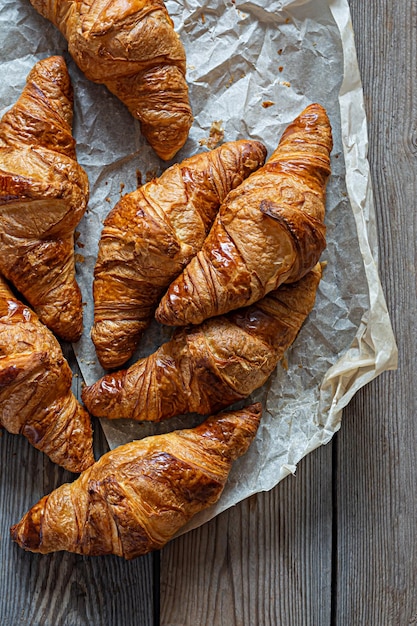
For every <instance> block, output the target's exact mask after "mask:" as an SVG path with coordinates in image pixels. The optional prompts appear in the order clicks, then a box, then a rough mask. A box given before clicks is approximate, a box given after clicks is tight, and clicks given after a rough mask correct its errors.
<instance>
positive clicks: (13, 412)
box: [0, 277, 94, 472]
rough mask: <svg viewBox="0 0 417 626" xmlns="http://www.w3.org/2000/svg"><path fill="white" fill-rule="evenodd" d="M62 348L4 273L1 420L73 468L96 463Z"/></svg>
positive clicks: (0, 315)
mask: <svg viewBox="0 0 417 626" xmlns="http://www.w3.org/2000/svg"><path fill="white" fill-rule="evenodd" d="M71 382H72V372H71V369H70V367H69V365H68V363H67V361H66V360H65V359H64V356H63V354H62V350H61V346H60V345H59V343H58V341H57V340H56V339H55V337H54V336H53V334H52V333H51V332H50V331H49V330H48V329H47V328H46V326H44V325H43V324H42V322H40V321H39V319H38V317H37V315H36V314H35V313H34V312H33V311H31V310H30V309H29V308H28V307H27V306H25V305H24V304H22V303H21V302H20V301H19V300H17V299H16V297H15V296H14V295H13V294H12V292H11V291H10V289H9V287H8V286H7V284H6V282H5V281H4V279H3V278H1V277H0V424H1V425H2V426H3V427H4V428H5V429H6V430H8V431H9V432H11V433H15V434H19V433H20V434H22V435H24V436H25V437H26V438H27V439H28V440H29V441H30V443H31V444H32V445H33V446H35V448H37V449H38V450H41V451H42V452H44V453H45V454H47V455H48V456H49V458H50V459H51V461H53V462H54V463H57V464H58V465H61V466H62V467H64V468H65V469H67V470H69V471H71V472H81V471H83V470H84V469H86V468H87V467H89V466H90V465H92V464H93V463H94V456H93V435H92V429H91V422H90V416H89V415H88V413H87V411H86V410H85V409H84V408H83V407H82V406H81V405H80V403H79V402H78V401H77V400H76V398H75V396H74V395H73V393H72V391H71Z"/></svg>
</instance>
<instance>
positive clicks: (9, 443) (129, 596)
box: [0, 346, 154, 626]
mask: <svg viewBox="0 0 417 626" xmlns="http://www.w3.org/2000/svg"><path fill="white" fill-rule="evenodd" d="M65 354H66V357H67V358H68V360H69V362H70V363H71V366H72V368H73V370H74V371H77V365H76V362H75V359H74V357H73V355H71V348H70V347H68V346H67V347H66V349H65ZM80 383H81V378H80V377H78V378H77V377H75V379H74V384H73V389H74V391H77V389H79V386H80ZM95 449H96V451H97V454H101V453H102V452H104V451H105V449H106V444H105V440H104V437H103V435H102V433H101V429H100V426H99V424H97V423H96V427H95ZM0 455H1V459H2V463H1V466H0V467H1V469H0V542H1V543H0V554H1V557H0V589H1V601H0V624H1V625H2V626H16V624H19V625H21V626H38V625H40V624H42V626H91V625H92V624H94V626H120V624H123V626H137V625H138V624H140V625H141V626H142V625H143V626H151V625H153V624H154V594H153V579H154V576H153V556H152V555H147V556H145V557H142V558H140V559H136V560H135V561H131V562H125V561H124V560H122V559H118V558H117V557H95V558H85V557H81V556H78V555H73V554H68V553H56V554H52V555H37V554H31V553H28V552H24V551H23V550H22V549H21V548H19V547H18V546H17V545H16V544H14V543H13V542H12V541H11V539H10V537H9V528H10V526H11V525H12V524H13V523H15V522H17V521H18V520H19V519H20V518H21V516H22V515H23V513H25V512H26V511H27V510H28V509H29V508H30V507H31V506H32V505H33V504H34V503H35V502H37V501H38V500H39V499H40V498H41V497H42V496H43V495H45V494H46V493H49V492H50V491H51V490H52V489H54V488H55V487H57V486H58V485H60V484H62V483H63V482H66V481H69V480H72V479H73V475H72V474H70V473H69V472H66V471H64V470H63V469H61V468H59V467H58V466H56V465H54V464H53V463H51V462H50V461H49V459H47V458H46V457H45V456H44V455H42V453H41V452H39V451H38V450H35V449H34V448H33V447H32V446H31V445H30V444H29V443H28V442H27V441H26V439H24V438H23V437H21V436H19V435H11V434H9V433H7V432H5V431H2V436H1V437H0Z"/></svg>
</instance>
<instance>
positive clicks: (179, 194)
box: [91, 140, 266, 369]
mask: <svg viewBox="0 0 417 626" xmlns="http://www.w3.org/2000/svg"><path fill="white" fill-rule="evenodd" d="M265 157H266V149H265V147H264V146H263V145H262V144H261V143H259V142H258V141H245V140H241V141H234V142H229V143H225V144H223V145H222V146H220V147H219V148H216V149H214V150H212V151H210V152H203V153H201V154H197V155H195V156H192V157H190V158H188V159H185V160H184V161H182V163H180V164H175V165H173V166H171V167H170V168H168V169H167V170H165V172H164V173H163V174H162V175H161V176H160V177H159V178H158V179H155V180H152V181H151V182H148V183H147V184H145V185H143V186H142V187H140V188H139V189H137V190H136V191H133V192H132V193H129V194H126V195H125V196H123V198H122V199H121V200H120V201H119V202H118V203H117V205H116V206H115V207H114V208H113V210H112V211H111V212H110V214H109V215H108V217H107V218H106V220H105V222H104V227H103V231H102V234H101V238H100V242H99V251H98V257H97V262H96V265H95V269H94V287H93V291H94V325H93V328H92V333H91V336H92V340H93V342H94V344H95V347H96V352H97V356H98V358H99V360H100V363H101V364H102V366H103V367H104V368H106V369H113V368H116V367H120V366H121V365H122V364H123V363H125V362H126V361H127V360H128V359H129V358H130V357H131V356H132V354H133V352H134V351H135V349H136V348H137V345H138V342H139V340H140V338H141V336H142V334H143V332H144V330H145V329H146V328H147V326H148V325H149V323H150V321H151V320H152V318H153V315H154V312H155V308H156V306H157V305H158V302H159V300H160V298H161V296H162V295H163V293H164V292H165V290H166V289H167V287H168V285H169V284H170V282H171V281H172V280H173V279H174V278H175V277H176V276H178V274H179V273H180V272H181V271H182V269H183V268H184V267H185V266H186V265H187V263H188V262H189V261H190V260H191V259H192V258H193V256H195V254H196V253H197V252H198V250H200V248H201V246H202V245H203V242H204V239H205V238H206V236H207V233H208V232H209V230H210V227H211V225H212V223H213V220H214V218H215V216H216V214H217V211H218V209H219V206H220V204H221V202H222V201H223V200H224V198H225V197H226V195H227V194H228V192H229V191H230V190H231V189H234V188H235V187H237V186H238V185H239V184H240V183H241V182H242V181H243V180H244V179H245V178H246V177H247V176H249V174H251V173H252V172H253V171H255V170H256V169H257V168H258V167H260V166H261V165H263V163H264V161H265Z"/></svg>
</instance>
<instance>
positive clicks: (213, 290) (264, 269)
mask: <svg viewBox="0 0 417 626" xmlns="http://www.w3.org/2000/svg"><path fill="white" fill-rule="evenodd" d="M331 149H332V133H331V126H330V122H329V119H328V117H327V114H326V111H325V110H324V108H323V107H322V106H320V105H319V104H312V105H310V106H309V107H307V108H306V109H305V110H304V111H303V112H302V113H301V114H300V115H299V116H298V117H297V118H296V119H295V120H294V121H293V122H292V123H291V124H290V125H289V126H288V128H287V129H286V131H285V132H284V134H283V136H282V138H281V141H280V143H279V145H278V148H277V149H276V151H275V152H274V153H273V154H272V156H271V157H270V159H269V160H268V161H267V163H266V164H265V165H264V166H263V167H262V168H260V169H259V170H257V171H256V172H255V173H253V174H252V175H251V176H249V177H248V178H247V179H246V180H245V181H244V182H243V183H242V184H241V185H240V186H239V187H238V188H236V189H235V190H233V191H231V192H230V193H229V194H228V196H227V197H226V199H225V201H224V202H223V204H222V205H221V207H220V210H219V213H218V215H217V217H216V219H215V221H214V224H213V226H212V228H211V230H210V233H209V235H208V237H207V238H206V240H205V242H204V245H203V247H202V249H201V250H200V252H198V254H197V255H196V256H195V258H194V259H192V260H191V261H190V263H189V264H188V265H187V267H186V268H185V269H184V270H183V272H182V273H181V274H180V275H179V276H178V278H176V279H175V280H174V281H173V282H172V283H171V285H170V287H169V288H168V290H167V292H166V294H165V295H164V297H163V298H162V300H161V302H160V305H159V307H158V309H157V311H156V319H157V320H158V321H159V322H161V323H163V324H168V325H172V326H182V325H186V324H198V323H200V322H202V321H203V320H205V319H207V318H209V317H213V316H215V315H221V314H223V313H227V312H228V311H231V310H233V309H236V308H239V307H242V306H248V305H250V304H252V303H254V302H256V301H257V300H259V299H260V298H262V297H263V296H264V295H265V294H267V293H268V292H270V291H272V290H274V289H276V288H277V287H278V286H279V285H280V284H282V283H284V282H295V281H297V280H299V279H300V278H302V276H304V275H305V274H306V273H307V272H308V271H309V270H310V269H311V268H312V267H314V265H315V264H316V263H317V262H318V260H319V258H320V255H321V253H322V251H323V250H324V248H325V246H326V239H325V233H326V228H325V224H324V217H325V188H326V182H327V179H328V176H329V174H330V152H331Z"/></svg>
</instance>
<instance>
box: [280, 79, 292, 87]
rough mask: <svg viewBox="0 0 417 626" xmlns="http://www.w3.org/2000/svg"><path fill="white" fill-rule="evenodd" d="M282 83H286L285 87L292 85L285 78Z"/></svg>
mask: <svg viewBox="0 0 417 626" xmlns="http://www.w3.org/2000/svg"><path fill="white" fill-rule="evenodd" d="M282 84H283V85H284V87H291V83H289V82H288V80H283V81H282Z"/></svg>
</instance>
